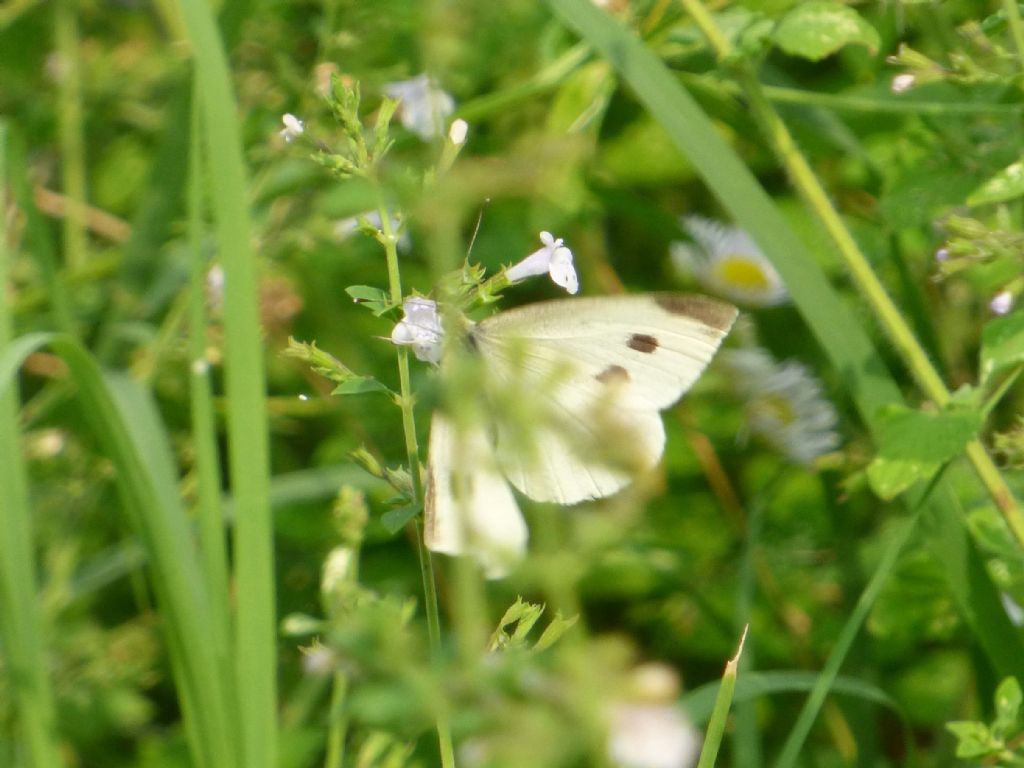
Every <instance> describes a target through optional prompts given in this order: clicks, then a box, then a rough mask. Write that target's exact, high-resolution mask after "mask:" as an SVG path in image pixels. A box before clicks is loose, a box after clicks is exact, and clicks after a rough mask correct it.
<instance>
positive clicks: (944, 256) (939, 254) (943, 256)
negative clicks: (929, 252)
mask: <svg viewBox="0 0 1024 768" xmlns="http://www.w3.org/2000/svg"><path fill="white" fill-rule="evenodd" d="M935 260H936V261H937V262H939V263H940V264H941V263H942V262H944V261H949V249H948V248H945V247H943V248H939V250H937V251H936V252H935Z"/></svg>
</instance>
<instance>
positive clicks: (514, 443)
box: [424, 293, 736, 578]
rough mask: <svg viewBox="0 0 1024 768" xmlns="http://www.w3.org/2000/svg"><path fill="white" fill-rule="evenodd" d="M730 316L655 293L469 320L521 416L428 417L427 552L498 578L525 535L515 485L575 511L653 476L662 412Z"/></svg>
mask: <svg viewBox="0 0 1024 768" xmlns="http://www.w3.org/2000/svg"><path fill="white" fill-rule="evenodd" d="M735 318H736V309H735V308H734V307H732V306H730V305H728V304H724V303H721V302H718V301H715V300H713V299H709V298H705V297H702V296H688V295H682V294H672V293H654V294H646V295H637V296H616V297H604V298H582V299H562V300H558V301H547V302H541V303H536V304H529V305H526V306H524V307H520V308H518V309H513V310H511V311H508V312H502V313H499V314H497V315H494V316H493V317H490V318H488V319H487V320H484V321H482V322H480V323H479V324H477V325H475V326H472V327H471V328H470V330H469V331H468V346H469V348H470V350H472V351H471V353H470V354H476V355H478V356H479V362H480V365H479V369H480V370H481V371H482V378H483V379H485V381H483V382H481V385H482V386H481V389H485V390H486V389H492V390H493V389H494V388H495V387H497V388H502V387H503V388H504V389H505V392H506V393H509V392H511V393H513V399H512V402H516V400H515V393H518V396H519V399H520V400H521V401H528V407H527V408H526V410H527V412H528V415H526V416H523V415H520V416H519V418H518V419H517V418H507V416H509V414H507V413H505V412H504V411H503V409H502V407H501V406H500V404H497V405H496V403H495V401H494V399H493V397H492V398H491V400H489V401H487V407H488V408H489V410H490V414H489V415H490V416H492V417H493V424H484V423H480V422H479V421H477V422H472V421H471V422H470V424H468V425H462V424H461V423H460V424H459V426H458V428H457V426H456V423H455V422H454V421H453V419H452V418H451V417H449V416H448V415H445V414H443V413H442V412H441V411H440V410H439V411H436V412H435V414H434V417H433V420H432V422H431V426H430V444H429V457H428V458H429V468H428V471H427V481H426V494H425V510H424V517H425V534H424V536H425V540H426V544H427V546H428V547H429V548H430V549H431V550H433V551H435V552H443V553H447V554H451V555H463V554H471V555H473V556H474V557H475V558H476V559H477V561H478V562H479V563H480V565H481V566H482V567H483V569H484V571H485V573H486V575H487V576H488V577H489V578H497V577H500V576H502V575H504V574H505V573H506V572H507V570H508V568H509V566H510V565H511V564H512V563H513V562H515V560H516V559H518V558H519V557H521V556H522V554H523V552H524V551H525V548H526V541H527V535H528V534H527V529H526V524H525V522H524V520H523V517H522V514H521V513H520V511H519V506H518V504H517V503H516V499H515V496H514V495H513V493H512V490H511V488H510V485H509V484H511V485H512V486H515V488H516V489H518V490H519V491H520V492H521V493H523V494H525V495H526V496H528V497H530V498H531V499H534V500H536V501H547V502H556V503H559V504H576V503H577V502H581V501H584V500H586V499H596V498H602V497H605V496H610V495H611V494H613V493H615V492H617V491H619V490H620V489H622V488H623V487H625V486H626V485H628V484H629V483H630V482H631V481H632V479H633V478H634V477H635V476H636V474H637V473H638V472H641V471H644V470H648V469H650V468H652V467H653V466H654V465H655V464H657V462H658V460H659V459H660V457H661V454H662V452H663V450H664V447H665V430H664V427H663V426H662V423H661V416H660V414H659V411H662V410H664V409H665V408H668V407H669V406H670V405H672V404H673V403H675V402H676V401H677V400H678V399H679V398H680V397H682V395H683V394H684V393H685V392H686V391H687V390H688V389H689V388H690V386H691V385H692V384H693V383H694V382H695V381H696V380H697V378H698V377H699V376H700V374H701V372H702V371H703V370H704V368H705V367H706V366H707V364H708V363H709V362H710V361H711V358H712V357H713V356H714V354H715V352H716V351H717V350H718V347H719V345H720V344H721V342H722V339H723V338H724V337H725V335H726V334H727V333H728V332H729V329H730V327H731V326H732V323H733V321H734V320H735ZM443 372H444V366H442V374H443ZM529 414H532V416H531V415H529ZM524 421H527V422H532V423H530V424H527V425H524V424H523V422H524ZM524 426H528V427H530V428H529V429H524Z"/></svg>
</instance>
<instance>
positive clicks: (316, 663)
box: [302, 643, 338, 677]
mask: <svg viewBox="0 0 1024 768" xmlns="http://www.w3.org/2000/svg"><path fill="white" fill-rule="evenodd" d="M337 666H338V658H337V654H335V653H334V651H332V650H331V649H330V648H328V647H327V646H325V645H320V644H319V643H317V644H316V645H314V646H313V647H312V648H303V649H302V671H303V672H305V673H306V674H307V675H310V676H312V677H325V676H326V675H329V674H332V673H333V672H334V671H335V670H336V669H337Z"/></svg>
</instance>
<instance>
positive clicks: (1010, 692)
mask: <svg viewBox="0 0 1024 768" xmlns="http://www.w3.org/2000/svg"><path fill="white" fill-rule="evenodd" d="M1021 698H1022V697H1021V691H1020V683H1018V682H1017V678H1015V677H1008V678H1006V679H1005V680H1003V682H1001V683H1000V684H999V687H998V688H996V697H995V700H996V719H995V722H994V723H992V732H993V734H994V735H995V736H998V737H1000V738H1002V737H1004V736H1010V735H1012V729H1013V728H1014V727H1015V726H1016V725H1017V716H1018V715H1019V714H1020V705H1021Z"/></svg>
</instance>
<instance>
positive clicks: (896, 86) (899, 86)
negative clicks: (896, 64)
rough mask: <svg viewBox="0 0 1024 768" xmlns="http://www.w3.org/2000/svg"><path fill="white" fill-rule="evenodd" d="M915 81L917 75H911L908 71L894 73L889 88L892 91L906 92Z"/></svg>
mask: <svg viewBox="0 0 1024 768" xmlns="http://www.w3.org/2000/svg"><path fill="white" fill-rule="evenodd" d="M916 83H917V76H916V75H912V74H910V73H908V72H904V73H903V74H902V75H896V77H894V78H893V79H892V84H891V86H890V88H891V89H892V92H893V93H906V92H907V91H909V90H910V89H911V88H913V87H914V85H915V84H916Z"/></svg>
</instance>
